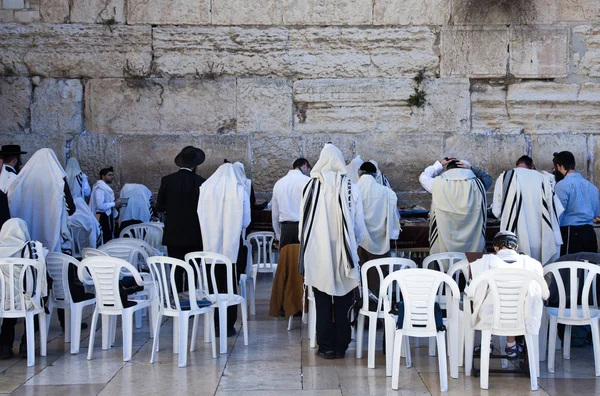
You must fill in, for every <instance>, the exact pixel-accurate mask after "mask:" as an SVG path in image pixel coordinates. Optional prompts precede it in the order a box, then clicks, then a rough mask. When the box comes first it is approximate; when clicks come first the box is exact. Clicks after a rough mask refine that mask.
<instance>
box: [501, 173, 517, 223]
mask: <svg viewBox="0 0 600 396" xmlns="http://www.w3.org/2000/svg"><path fill="white" fill-rule="evenodd" d="M507 176H508V182H507V181H506V177H507ZM514 176H515V171H514V170H508V171H506V172H504V180H502V210H501V211H500V213H504V209H505V207H506V200H507V195H508V194H507V193H508V189H509V188H510V185H511V184H512V181H513V178H514Z"/></svg>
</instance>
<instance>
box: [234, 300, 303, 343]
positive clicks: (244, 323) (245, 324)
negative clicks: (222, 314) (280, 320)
mask: <svg viewBox="0 0 600 396" xmlns="http://www.w3.org/2000/svg"><path fill="white" fill-rule="evenodd" d="M290 318H293V316H292V317H290ZM242 327H243V330H244V345H246V346H248V304H247V303H246V302H245V301H244V302H243V303H242Z"/></svg>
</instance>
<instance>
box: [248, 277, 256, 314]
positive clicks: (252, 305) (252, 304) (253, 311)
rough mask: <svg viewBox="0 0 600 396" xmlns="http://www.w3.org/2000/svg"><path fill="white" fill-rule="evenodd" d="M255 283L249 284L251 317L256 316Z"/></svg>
mask: <svg viewBox="0 0 600 396" xmlns="http://www.w3.org/2000/svg"><path fill="white" fill-rule="evenodd" d="M255 291H256V290H255V288H254V282H248V294H249V296H250V315H252V316H256V293H255Z"/></svg>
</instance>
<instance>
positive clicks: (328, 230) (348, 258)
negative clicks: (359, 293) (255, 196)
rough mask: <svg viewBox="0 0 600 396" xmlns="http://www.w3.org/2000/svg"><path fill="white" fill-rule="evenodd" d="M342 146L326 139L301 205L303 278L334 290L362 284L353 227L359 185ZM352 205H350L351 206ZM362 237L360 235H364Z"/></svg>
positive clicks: (339, 291) (342, 292)
mask: <svg viewBox="0 0 600 396" xmlns="http://www.w3.org/2000/svg"><path fill="white" fill-rule="evenodd" d="M345 175H346V164H345V163H344V157H343V156H342V153H341V151H340V150H339V149H338V148H337V147H335V146H334V145H332V144H326V145H325V147H324V148H323V150H322V151H321V155H320V157H319V160H318V161H317V163H316V164H315V166H314V167H313V168H312V171H311V172H310V176H311V178H312V180H311V181H309V182H308V184H307V186H306V187H305V189H304V193H303V196H302V203H301V210H300V224H299V229H300V271H301V272H304V275H305V278H304V282H305V284H307V285H309V286H314V287H316V288H317V289H319V290H320V291H322V292H324V293H327V294H329V295H333V296H341V295H346V294H347V293H349V292H350V291H351V290H352V289H354V288H355V287H357V286H358V279H359V271H358V253H357V248H358V242H359V241H357V240H356V237H355V232H354V211H355V210H360V211H362V205H361V207H360V209H359V208H356V207H354V203H355V202H358V204H361V201H360V196H359V197H358V200H357V201H354V200H353V199H352V198H353V189H354V188H356V186H355V185H353V184H352V182H351V181H350V179H348V178H347V177H346V176H345ZM351 205H352V206H351ZM361 239H362V235H361Z"/></svg>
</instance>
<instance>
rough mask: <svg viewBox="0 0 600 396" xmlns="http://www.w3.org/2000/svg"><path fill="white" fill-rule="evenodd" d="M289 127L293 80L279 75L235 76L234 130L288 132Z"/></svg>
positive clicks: (290, 126) (290, 125)
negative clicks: (235, 112) (235, 127)
mask: <svg viewBox="0 0 600 396" xmlns="http://www.w3.org/2000/svg"><path fill="white" fill-rule="evenodd" d="M291 129H292V84H291V82H290V81H288V80H285V79H279V78H238V80H237V130H238V132H240V133H254V132H269V133H271V134H278V135H287V134H289V133H290V132H291Z"/></svg>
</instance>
